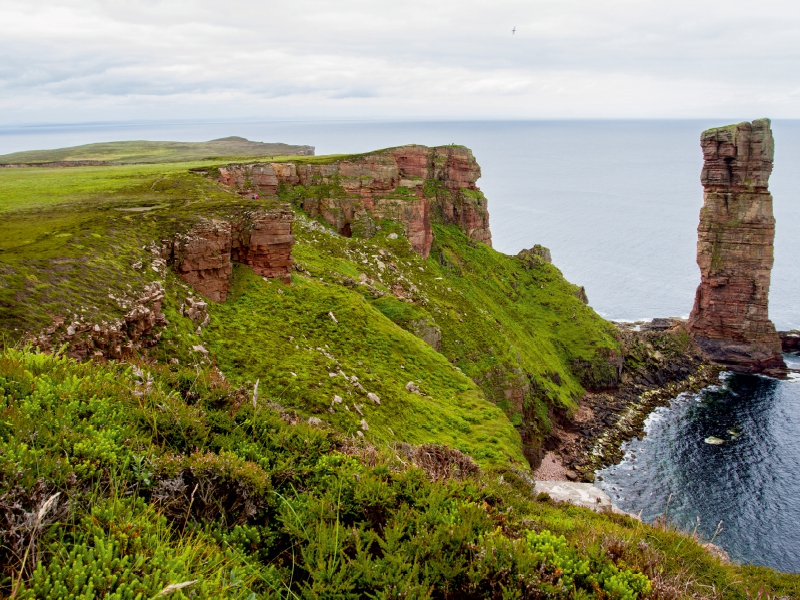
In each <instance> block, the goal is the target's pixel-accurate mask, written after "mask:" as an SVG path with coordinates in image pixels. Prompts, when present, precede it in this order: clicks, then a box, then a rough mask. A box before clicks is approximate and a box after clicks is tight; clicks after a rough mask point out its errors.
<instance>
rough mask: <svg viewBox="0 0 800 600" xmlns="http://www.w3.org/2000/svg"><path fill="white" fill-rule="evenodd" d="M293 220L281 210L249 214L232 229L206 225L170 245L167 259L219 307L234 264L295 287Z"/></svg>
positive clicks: (166, 249) (166, 244) (167, 242)
mask: <svg viewBox="0 0 800 600" xmlns="http://www.w3.org/2000/svg"><path fill="white" fill-rule="evenodd" d="M293 220H294V213H293V212H292V211H291V210H289V209H288V208H281V209H276V210H257V211H252V212H248V213H246V214H245V215H244V216H243V217H242V218H241V219H239V220H237V221H234V222H232V223H231V222H227V221H216V220H211V221H203V222H201V223H199V224H197V225H195V226H194V227H193V228H192V229H191V230H190V231H189V232H188V233H186V234H179V235H176V236H175V237H174V238H173V239H172V240H165V242H164V247H163V250H162V255H163V257H164V258H165V259H166V260H168V261H170V262H171V263H172V264H173V266H174V268H175V271H177V272H178V274H179V275H180V276H181V277H182V278H183V280H184V281H186V282H187V283H188V284H190V285H191V286H192V287H193V288H194V289H195V290H196V291H198V292H199V293H201V294H203V295H204V296H206V297H207V298H208V299H209V300H213V301H214V302H225V300H226V299H227V297H228V291H229V290H230V282H231V274H232V273H233V262H232V261H237V262H241V263H243V264H246V265H248V266H249V267H250V268H252V269H253V270H254V271H255V272H256V273H258V274H259V275H263V276H264V277H272V278H278V279H280V280H282V281H283V282H284V283H290V281H291V278H290V273H291V269H292V264H293V261H292V245H293V244H294V236H293V235H292V221H293Z"/></svg>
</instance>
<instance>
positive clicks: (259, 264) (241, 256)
mask: <svg viewBox="0 0 800 600" xmlns="http://www.w3.org/2000/svg"><path fill="white" fill-rule="evenodd" d="M293 221H294V213H293V212H292V211H291V210H289V209H288V208H287V209H281V210H272V211H257V212H252V213H247V214H246V215H245V217H244V218H243V219H242V220H241V221H238V222H237V223H235V224H234V226H233V230H232V244H231V258H232V259H233V260H235V261H236V262H240V263H242V264H245V265H247V266H248V267H250V268H251V269H253V271H255V272H256V273H257V274H259V275H262V276H263V277H270V278H273V279H280V280H281V281H283V282H284V283H291V277H290V273H291V271H292V264H293V261H292V245H293V244H294V236H293V235H292V222H293Z"/></svg>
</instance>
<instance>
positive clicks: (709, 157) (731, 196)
mask: <svg viewBox="0 0 800 600" xmlns="http://www.w3.org/2000/svg"><path fill="white" fill-rule="evenodd" d="M700 143H701V147H702V149H703V159H704V165H703V171H702V174H701V176H700V179H701V182H702V184H703V187H704V194H703V208H702V209H701V210H700V225H699V226H698V228H697V233H698V241H697V264H698V266H699V267H700V275H701V282H700V285H699V286H698V288H697V294H696V296H695V302H694V308H693V309H692V314H691V316H690V318H689V328H690V331H691V333H692V337H693V338H694V339H695V341H696V342H697V344H698V345H699V346H700V348H701V349H702V350H703V351H704V352H705V353H706V354H707V355H708V357H709V358H710V359H712V360H714V361H715V362H718V363H720V364H723V365H726V366H729V367H730V368H732V369H734V370H738V371H743V372H759V371H763V370H764V369H770V368H781V367H783V366H784V364H783V359H782V357H781V341H780V338H779V337H778V334H777V332H776V331H775V326H774V325H773V324H772V322H771V321H770V320H769V317H768V314H767V306H768V299H769V283H770V271H771V269H772V263H773V240H774V238H775V219H774V218H773V216H772V195H771V194H770V193H769V190H768V189H767V184H768V181H769V176H770V173H771V172H772V161H773V154H774V142H773V138H772V131H771V129H770V122H769V120H768V119H759V120H756V121H753V123H740V124H738V125H732V126H729V127H721V128H718V129H710V130H708V131H705V132H704V133H703V134H702V136H701V142H700Z"/></svg>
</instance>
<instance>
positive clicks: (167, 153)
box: [0, 136, 314, 165]
mask: <svg viewBox="0 0 800 600" xmlns="http://www.w3.org/2000/svg"><path fill="white" fill-rule="evenodd" d="M313 153H314V148H313V147H312V146H297V145H291V144H275V143H269V144H268V143H264V142H251V141H250V140H246V139H245V138H241V137H236V136H231V137H226V138H220V139H218V140H211V141H209V142H148V141H143V140H137V141H127V142H102V143H98V144H85V145H83V146H71V147H69V148H58V149H55V150H26V151H24V152H13V153H11V154H3V155H0V165H18V164H25V165H37V164H45V163H67V164H69V163H81V162H97V163H108V164H136V163H167V162H186V161H193V160H204V159H210V158H216V159H220V158H224V157H227V156H231V157H237V158H241V157H259V158H272V157H276V156H291V155H300V154H313Z"/></svg>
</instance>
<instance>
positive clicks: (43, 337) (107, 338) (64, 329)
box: [31, 281, 167, 360]
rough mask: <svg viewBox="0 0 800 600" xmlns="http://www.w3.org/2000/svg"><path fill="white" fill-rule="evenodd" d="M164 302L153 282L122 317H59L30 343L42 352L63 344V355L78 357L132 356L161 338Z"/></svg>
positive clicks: (111, 357)
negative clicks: (95, 320) (97, 319)
mask: <svg viewBox="0 0 800 600" xmlns="http://www.w3.org/2000/svg"><path fill="white" fill-rule="evenodd" d="M163 301H164V288H163V287H162V285H161V283H160V282H158V281H156V282H153V283H151V284H150V285H147V286H146V287H145V289H144V292H143V293H142V294H141V295H140V296H139V297H138V298H137V299H136V300H135V301H134V302H133V306H132V307H131V308H130V310H128V312H126V313H125V315H124V316H123V317H122V318H121V319H114V320H113V321H102V322H99V323H90V322H87V321H83V320H82V319H75V320H72V321H70V322H67V321H66V320H65V319H64V318H63V317H61V318H58V319H56V320H55V321H54V322H53V324H52V325H51V326H50V327H48V328H47V329H45V330H44V331H42V332H41V333H39V335H38V336H37V337H36V338H35V339H33V340H31V342H32V343H33V344H35V345H36V346H38V347H39V348H40V349H41V350H42V351H44V352H52V351H53V350H56V349H58V348H60V347H61V346H66V354H67V355H68V356H69V357H71V358H75V359H78V360H86V359H87V358H106V359H121V358H127V357H130V356H134V355H136V354H137V353H139V352H141V351H142V350H144V349H146V348H151V347H153V346H155V345H156V344H157V343H158V341H159V340H160V339H161V333H160V332H159V331H158V328H160V327H162V326H164V325H166V323H167V321H166V319H165V317H164V314H163V313H162V312H161V303H162V302H163Z"/></svg>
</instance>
